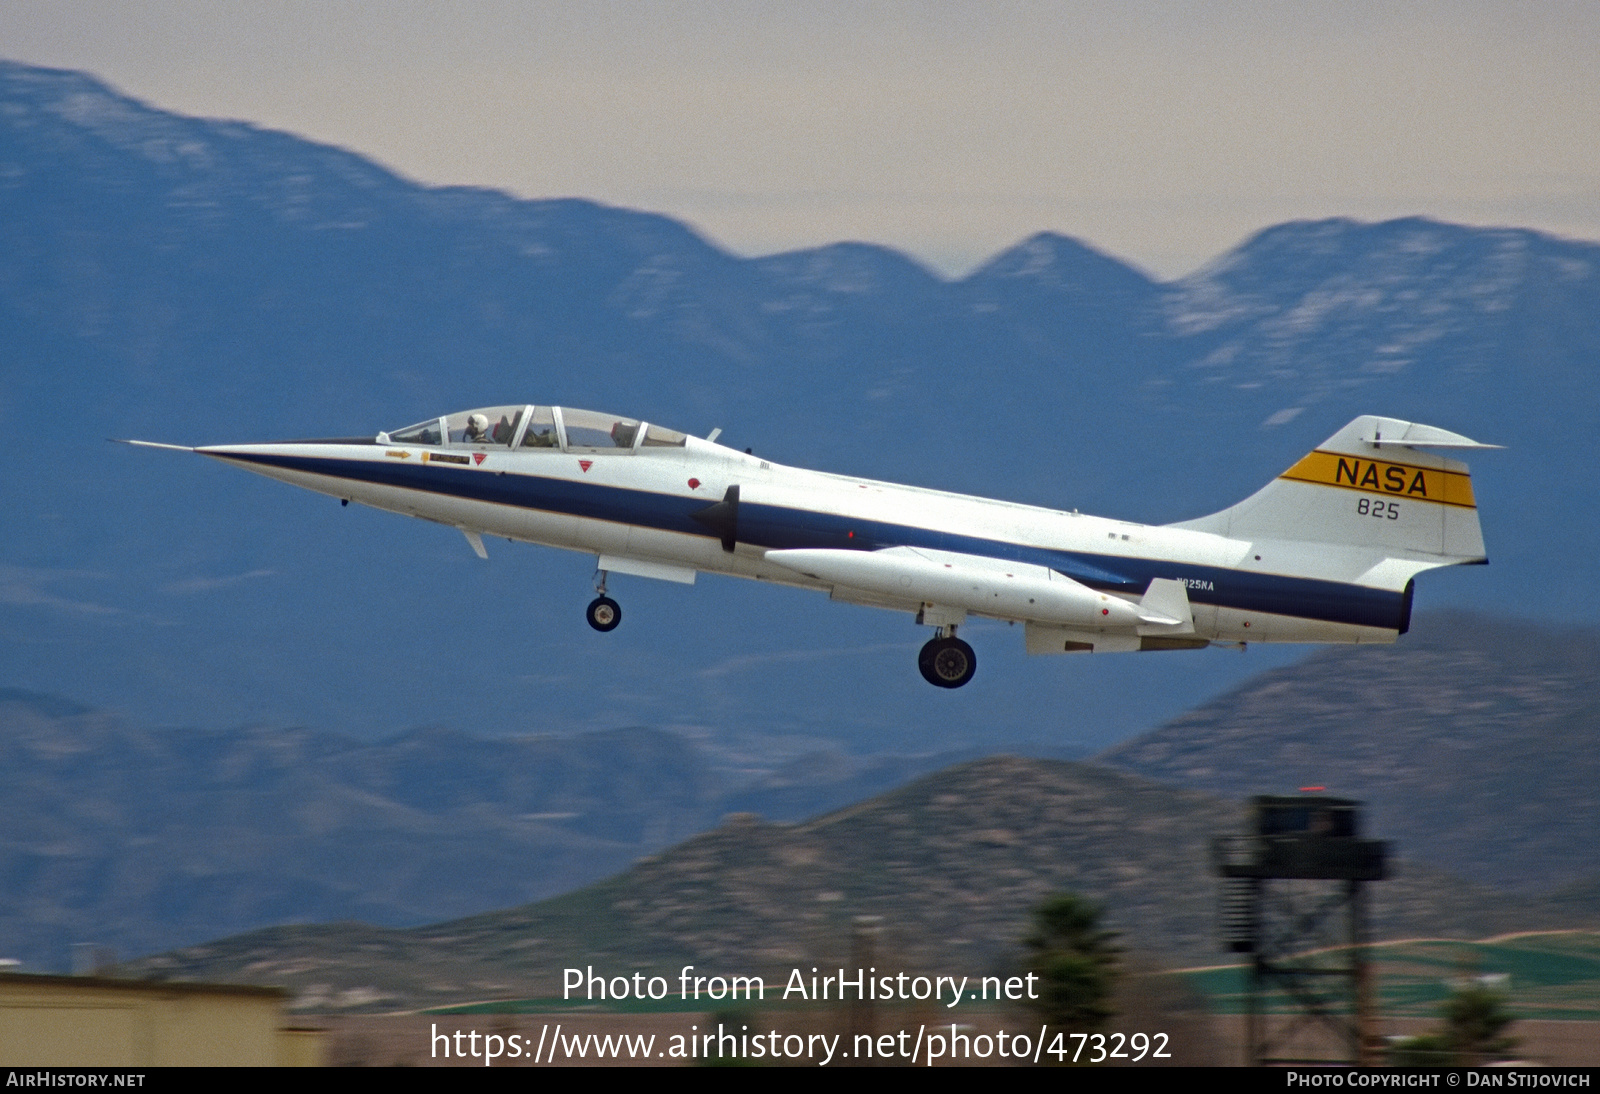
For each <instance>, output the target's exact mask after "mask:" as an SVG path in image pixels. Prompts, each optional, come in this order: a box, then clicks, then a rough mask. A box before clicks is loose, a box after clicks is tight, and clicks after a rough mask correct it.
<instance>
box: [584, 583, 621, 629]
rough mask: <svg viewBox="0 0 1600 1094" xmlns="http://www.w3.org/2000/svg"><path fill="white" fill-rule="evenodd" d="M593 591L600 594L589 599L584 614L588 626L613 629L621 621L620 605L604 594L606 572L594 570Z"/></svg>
mask: <svg viewBox="0 0 1600 1094" xmlns="http://www.w3.org/2000/svg"><path fill="white" fill-rule="evenodd" d="M594 591H595V592H597V593H599V594H600V595H599V596H597V597H595V598H594V599H593V600H591V601H589V608H588V610H587V611H586V612H585V613H584V615H585V616H586V617H587V618H588V620H589V626H591V627H593V628H594V629H595V630H597V631H602V632H603V631H614V630H616V629H617V624H619V623H621V622H622V605H621V604H618V603H617V602H616V601H615V600H612V599H611V598H610V597H609V596H607V595H606V572H605V571H604V570H596V571H595V582H594Z"/></svg>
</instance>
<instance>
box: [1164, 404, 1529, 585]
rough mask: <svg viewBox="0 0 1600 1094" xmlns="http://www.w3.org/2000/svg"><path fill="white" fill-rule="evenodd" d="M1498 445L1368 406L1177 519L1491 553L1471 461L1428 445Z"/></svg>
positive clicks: (1436, 557)
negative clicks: (1273, 474)
mask: <svg viewBox="0 0 1600 1094" xmlns="http://www.w3.org/2000/svg"><path fill="white" fill-rule="evenodd" d="M1498 447H1500V446H1499V445H1491V444H1479V443H1478V442H1477V441H1473V440H1470V439H1468V438H1466V437H1463V436H1461V435H1460V434H1459V433H1451V432H1449V431H1447V430H1443V429H1436V428H1434V427H1433V426H1427V425H1418V424H1417V423H1415V422H1403V421H1399V420H1397V419H1395V418H1378V417H1374V416H1372V415H1370V414H1369V415H1363V416H1362V417H1360V418H1357V419H1356V420H1355V421H1353V422H1351V423H1350V424H1349V425H1347V426H1345V427H1344V428H1343V429H1341V430H1339V432H1337V433H1335V434H1334V435H1333V436H1331V437H1329V438H1328V439H1327V440H1326V441H1324V442H1323V443H1322V444H1320V445H1318V446H1317V448H1316V449H1315V450H1314V451H1312V452H1310V453H1309V454H1307V455H1306V456H1305V457H1304V458H1302V459H1301V460H1300V461H1299V462H1298V463H1296V464H1295V465H1294V466H1293V467H1291V468H1289V470H1287V471H1285V472H1284V473H1283V474H1281V475H1279V476H1278V477H1277V478H1276V479H1274V480H1273V481H1272V482H1270V483H1268V484H1267V485H1266V486H1264V487H1262V488H1261V489H1260V490H1257V491H1256V492H1255V493H1254V494H1252V495H1250V497H1248V498H1246V499H1245V500H1244V501H1242V502H1240V503H1239V504H1238V505H1235V506H1233V507H1231V508H1229V509H1224V510H1222V512H1220V513H1213V514H1212V515H1210V516H1209V517H1201V518H1199V519H1198V520H1190V521H1183V522H1180V523H1178V524H1176V525H1174V526H1173V527H1177V528H1190V529H1193V530H1195V531H1199V532H1212V533H1215V534H1218V535H1224V536H1228V537H1230V538H1232V539H1245V540H1251V541H1258V540H1283V541H1291V542H1300V543H1317V544H1327V545H1330V546H1341V547H1352V548H1357V549H1366V550H1370V551H1372V552H1373V553H1374V554H1377V555H1381V556H1401V557H1409V558H1413V559H1417V558H1418V556H1431V557H1429V558H1428V559H1427V562H1428V563H1430V564H1431V565H1435V566H1449V565H1454V564H1459V563H1468V562H1486V561H1488V560H1487V558H1486V557H1485V555H1484V548H1483V533H1482V532H1481V531H1480V530H1479V527H1478V507H1477V503H1476V502H1475V501H1474V499H1473V496H1472V476H1471V475H1470V474H1468V472H1467V465H1466V464H1464V463H1462V462H1460V461H1459V460H1452V459H1447V458H1445V457H1444V456H1438V455H1434V454H1433V453H1431V452H1424V451H1421V449H1425V448H1441V449H1469V448H1498ZM1418 560H1419V561H1422V560H1421V559H1418ZM1421 568H1426V567H1421Z"/></svg>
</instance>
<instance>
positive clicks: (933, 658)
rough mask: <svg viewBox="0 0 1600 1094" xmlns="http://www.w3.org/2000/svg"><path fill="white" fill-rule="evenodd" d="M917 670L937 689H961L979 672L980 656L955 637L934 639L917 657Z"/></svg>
mask: <svg viewBox="0 0 1600 1094" xmlns="http://www.w3.org/2000/svg"><path fill="white" fill-rule="evenodd" d="M917 668H918V669H920V670H922V678H923V679H924V680H926V681H927V682H928V683H930V684H932V685H933V686H934V687H936V688H959V687H961V686H962V685H964V684H965V683H966V682H967V681H968V680H971V679H972V676H973V674H974V673H976V672H977V671H978V656H977V654H975V653H973V652H972V647H971V646H969V645H967V644H966V643H965V642H963V641H961V639H959V638H956V637H955V636H954V635H950V636H947V637H944V638H934V639H930V640H929V642H928V644H927V645H925V646H923V647H922V652H921V653H920V654H918V655H917Z"/></svg>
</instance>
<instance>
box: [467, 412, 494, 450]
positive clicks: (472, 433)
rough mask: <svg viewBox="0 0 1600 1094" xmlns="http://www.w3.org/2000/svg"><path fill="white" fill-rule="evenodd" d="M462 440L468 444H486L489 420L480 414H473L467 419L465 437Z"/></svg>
mask: <svg viewBox="0 0 1600 1094" xmlns="http://www.w3.org/2000/svg"><path fill="white" fill-rule="evenodd" d="M464 439H465V440H466V441H467V442H468V443H469V444H488V443H489V419H488V418H487V417H485V416H484V415H482V414H473V415H472V416H470V417H469V418H467V435H466V437H465V438H464Z"/></svg>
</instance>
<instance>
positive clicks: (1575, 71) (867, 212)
mask: <svg viewBox="0 0 1600 1094" xmlns="http://www.w3.org/2000/svg"><path fill="white" fill-rule="evenodd" d="M0 56H4V57H7V58H10V59H12V60H18V61H25V62H29V63H33V64H44V65H54V66H61V67H68V68H78V69H84V70H88V71H90V72H93V73H95V74H97V75H99V76H101V77H103V78H105V79H107V80H109V81H110V82H111V83H112V84H114V85H115V86H116V87H118V88H119V89H121V90H122V91H124V92H127V93H129V94H131V95H133V96H135V97H137V98H140V99H143V100H146V101H148V102H150V103H152V104H154V105H156V106H159V107H162V108H164V109H169V110H176V111H180V112H183V113H188V114H199V115H208V116H218V117H232V118H242V119H246V120H249V121H253V122H256V123H258V124H261V125H265V126H270V127H274V128H281V129H287V130H290V131H293V132H295V133H299V134H302V135H305V136H308V137H311V138H314V139H317V140H322V141H328V142H331V143H335V144H339V145H343V146H345V147H348V148H351V149H353V150H355V151H357V152H360V153H362V154H365V155H368V156H371V157H373V158H375V159H377V160H379V161H381V162H383V163H385V164H387V165H388V166H390V167H392V168H394V169H396V170H398V171H400V172H401V173H403V174H405V175H408V176H410V177H412V178H415V179H418V180H421V181H424V182H429V183H467V184H475V185H485V186H493V187H498V188H503V189H506V190H509V191H511V192H513V193H516V194H519V195H522V196H527V197H550V196H580V197H588V198H594V199H597V200H600V201H604V202H608V203H612V204H618V205H627V206H633V207H637V208H645V209H653V210H658V211H661V212H665V213H669V214H672V215H674V216H678V217H681V218H683V219H685V220H687V221H689V222H690V223H692V224H694V225H695V226H696V227H698V228H699V229H700V230H701V231H703V232H704V233H706V234H707V235H708V236H710V237H711V238H712V239H714V240H715V241H717V242H719V243H721V244H722V245H724V246H727V247H729V248H731V249H733V250H735V251H738V252H741V253H745V254H758V253H766V252H771V251H777V250H784V249H789V248H793V247H799V246H808V245H813V244H818V243H825V242H830V241H834V240H839V239H861V240H870V241H873V242H879V243H885V244H889V245H891V246H895V247H899V248H901V249H904V250H907V251H909V252H911V253H912V254H914V255H917V256H918V257H920V258H922V259H923V260H925V261H927V262H929V263H930V264H932V265H934V266H936V267H938V268H940V269H942V270H945V271H947V272H958V271H964V270H965V269H967V268H969V267H971V266H972V265H974V264H975V263H977V262H979V261H981V260H982V259H983V258H985V257H987V256H988V255H990V254H992V253H994V252H995V251H997V250H999V249H1001V248H1002V247H1005V246H1007V245H1009V244H1010V243H1013V242H1015V241H1016V240H1018V239H1020V238H1022V237H1024V236H1027V235H1029V234H1031V233H1033V232H1036V231H1040V230H1044V229H1050V230H1054V231H1059V232H1064V233H1066V234H1069V235H1074V236H1078V237H1079V238H1082V239H1085V240H1087V241H1089V242H1091V243H1093V244H1095V245H1097V246H1099V247H1101V248H1102V249H1104V250H1107V251H1110V252H1112V253H1113V254H1116V255H1118V256H1120V257H1123V258H1125V259H1129V260H1131V261H1134V262H1136V263H1138V264H1140V265H1142V266H1144V267H1145V268H1146V269H1148V270H1150V271H1152V272H1155V273H1158V274H1161V275H1164V276H1175V275H1178V274H1182V273H1186V272H1188V271H1189V270H1191V269H1193V268H1194V267H1195V266H1197V265H1199V264H1200V263H1202V262H1203V261H1205V260H1206V259H1207V258H1210V257H1212V256H1213V255H1215V254H1217V253H1218V252H1220V251H1222V250H1224V249H1225V248H1227V247H1229V246H1231V245H1233V244H1234V243H1236V242H1238V241H1239V240H1240V239H1241V238H1243V237H1244V236H1246V235H1248V234H1249V233H1251V232H1253V231H1255V230H1256V229H1258V228H1261V227H1264V226H1266V225H1268V224H1272V223H1276V222H1278V221H1282V220H1287V219H1291V218H1305V217H1324V216H1334V215H1346V216H1354V217H1358V218H1362V219H1377V218H1383V217H1390V216H1400V215H1409V214H1416V213H1421V214H1426V215H1429V216H1435V217H1441V218H1445V219H1451V220H1458V221H1465V222H1469V223H1476V224H1516V225H1525V226H1530V227H1536V228H1543V229H1546V230H1549V231H1552V232H1556V233H1558V234H1562V235H1570V236H1579V237H1583V238H1588V239H1600V3H1596V2H1595V0H1585V2H1581V3H1566V2H1555V0H1541V2H1539V3H1486V2H1472V0H1456V2H1452V3H1438V4H1434V3H1410V4H1360V3H1348V2H1346V3H1337V4H1326V5H1318V4H1312V3H1233V4H1202V3H1172V4H1158V3H1133V2H1128V3H1092V2H1063V3H1053V4H1001V3H981V4H979V3H936V2H935V3H920V4H917V3H903V4H874V3H832V4H813V3H805V2H797V0H785V2H783V3H781V4H780V3H689V2H677V3H661V4H655V3H631V4H630V3H585V2H576V3H562V4H535V3H504V2H500V3H491V2H485V3H442V2H434V3H420V2H395V3H364V4H353V3H352V4H335V3H329V2H317V3H269V2H261V0H256V2H252V3H247V4H245V3H240V4H233V3H226V4H225V3H198V2H187V3H185V2H175V0H163V2H161V3H110V2H89V0H50V2H48V3H45V2H33V0H0Z"/></svg>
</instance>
